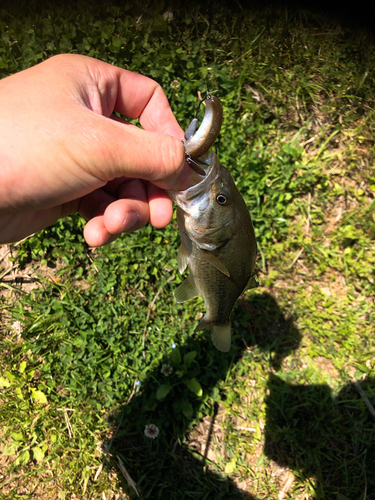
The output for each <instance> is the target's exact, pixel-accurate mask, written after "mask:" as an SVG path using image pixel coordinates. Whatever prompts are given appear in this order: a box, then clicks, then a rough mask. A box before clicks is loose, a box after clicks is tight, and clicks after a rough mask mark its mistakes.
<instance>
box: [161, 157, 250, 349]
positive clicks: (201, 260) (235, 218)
mask: <svg viewBox="0 0 375 500" xmlns="http://www.w3.org/2000/svg"><path fill="white" fill-rule="evenodd" d="M204 164H205V166H206V167H207V170H205V172H204V175H202V176H200V177H201V180H200V182H198V183H196V184H194V185H193V186H190V187H189V188H188V189H185V190H184V191H168V194H169V196H170V198H171V199H172V200H173V201H174V202H175V203H176V205H177V223H178V227H179V231H180V234H181V245H180V248H179V251H178V257H177V262H178V269H179V272H180V273H183V272H184V271H185V269H186V268H188V269H189V271H190V274H189V276H188V277H187V278H186V279H185V280H184V281H183V282H182V283H181V284H180V285H179V287H178V288H177V289H176V291H175V293H174V297H175V300H176V302H178V303H183V302H185V301H187V300H190V299H193V298H195V297H197V296H201V297H202V298H203V300H204V303H205V306H206V314H205V315H204V317H203V318H202V319H201V321H200V322H199V324H198V326H197V327H196V329H195V332H199V331H202V330H211V338H212V342H213V344H214V346H215V347H216V348H217V349H218V350H219V351H222V352H228V351H229V350H230V346H231V320H230V315H231V312H232V309H233V307H234V304H235V302H236V300H237V299H238V297H239V296H240V295H241V294H242V293H243V292H244V291H245V290H246V289H247V288H252V287H254V286H257V281H256V277H255V275H254V269H255V261H256V256H257V244H256V239H255V233H254V227H253V224H252V221H251V217H250V213H249V210H248V208H247V206H246V203H245V201H244V199H243V197H242V195H241V193H240V192H239V190H238V189H237V186H236V184H235V183H234V181H233V178H232V176H231V174H230V173H229V171H228V170H227V169H226V168H225V167H224V166H223V165H222V164H221V163H220V161H219V159H218V156H217V154H216V153H215V152H213V151H209V152H208V153H206V155H205V158H204Z"/></svg>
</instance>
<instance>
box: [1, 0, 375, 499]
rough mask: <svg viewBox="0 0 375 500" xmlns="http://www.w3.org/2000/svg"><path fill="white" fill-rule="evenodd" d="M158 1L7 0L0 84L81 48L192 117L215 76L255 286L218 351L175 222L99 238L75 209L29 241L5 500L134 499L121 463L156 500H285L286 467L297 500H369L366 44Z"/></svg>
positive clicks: (6, 315) (21, 259)
mask: <svg viewBox="0 0 375 500" xmlns="http://www.w3.org/2000/svg"><path fill="white" fill-rule="evenodd" d="M165 10H166V7H164V8H162V7H157V6H156V5H154V4H152V5H150V6H148V7H147V8H144V6H142V7H141V6H140V5H138V4H137V5H136V6H135V7H134V8H133V9H130V8H126V7H118V6H112V7H106V6H102V7H97V8H90V9H89V8H87V7H86V6H85V5H84V4H81V5H80V6H78V7H72V6H70V4H67V5H66V7H65V8H64V9H58V8H57V7H52V6H50V7H48V8H43V7H41V6H39V8H38V9H35V10H34V13H33V12H31V10H30V11H28V10H27V8H26V11H25V14H24V15H23V14H22V13H19V12H16V11H14V10H8V11H2V13H1V16H0V28H1V32H2V38H1V40H0V57H1V59H0V73H1V76H7V75H8V74H11V73H14V72H16V71H19V70H21V69H24V68H27V67H29V66H31V65H33V64H35V63H37V62H40V61H41V60H43V59H45V58H47V57H49V56H52V55H53V54H56V53H60V52H74V53H81V54H87V55H90V56H92V57H97V58H100V59H103V60H106V61H108V62H111V63H115V64H117V65H119V66H122V67H125V68H128V69H130V70H133V71H137V72H141V73H143V74H146V75H148V76H150V77H152V78H154V79H156V80H157V81H158V82H159V83H160V84H161V85H162V86H163V88H164V90H165V92H166V94H167V96H168V98H169V100H170V103H171V106H172V109H173V111H174V113H175V115H176V117H177V119H178V120H179V122H180V123H181V125H182V127H184V128H186V127H187V125H188V123H189V122H190V120H191V118H192V116H193V115H194V113H195V108H196V103H197V90H201V91H204V90H205V89H206V85H208V87H209V89H210V90H211V91H215V95H217V96H218V97H220V99H221V101H222V103H223V108H224V123H223V127H222V132H221V135H220V137H219V141H218V155H219V158H220V160H221V162H222V163H223V164H224V165H226V166H227V167H228V168H229V169H230V171H231V172H232V173H233V176H234V177H235V179H236V182H237V185H238V187H239V189H240V191H241V193H242V194H243V196H244V199H245V201H246V203H247V205H248V207H249V210H250V213H251V216H252V218H253V222H254V226H255V231H256V235H257V240H258V244H259V258H258V266H257V268H258V274H259V278H260V283H261V286H260V287H259V288H258V289H256V290H252V291H250V292H247V293H246V294H245V295H244V296H243V297H242V298H241V299H240V300H239V301H238V303H237V305H236V307H235V309H234V313H233V317H232V320H233V346H232V349H231V351H230V352H229V353H228V354H223V353H221V352H219V351H217V350H216V349H215V348H214V347H213V346H212V343H211V340H210V338H209V335H208V334H206V333H199V334H194V333H193V332H194V328H195V326H196V324H197V317H198V316H197V315H198V314H199V313H202V312H204V304H203V302H202V300H201V299H198V300H194V301H191V302H188V303H187V304H183V305H178V304H176V303H175V302H174V300H173V290H174V289H175V288H176V286H177V285H178V283H179V282H180V281H181V278H180V276H179V275H178V271H177V260H176V257H177V249H178V245H179V234H178V229H177V225H176V223H175V222H173V223H172V224H171V225H170V226H169V227H167V228H166V229H163V230H157V229H154V228H152V227H151V226H147V227H145V228H144V229H142V230H140V231H138V232H137V233H134V234H128V235H124V236H123V237H121V238H120V239H118V240H117V241H116V242H114V243H112V244H111V245H109V246H107V247H104V248H101V249H97V250H93V249H90V248H88V247H87V245H86V244H85V242H84V240H83V237H82V228H83V222H82V220H81V219H79V218H78V217H69V218H66V219H64V220H63V221H60V222H58V223H57V224H56V225H55V226H53V227H52V228H49V229H47V230H45V231H42V232H41V233H39V234H38V235H35V236H33V237H32V238H29V239H27V240H26V241H24V242H22V243H20V244H19V245H17V246H16V247H14V249H13V250H12V255H13V257H14V264H15V265H18V266H19V267H18V268H17V269H19V270H24V271H22V272H25V273H26V274H28V275H29V276H33V277H34V279H35V283H36V285H37V286H35V287H34V288H33V289H32V290H29V289H25V284H22V280H18V281H9V280H7V279H6V277H4V278H3V279H1V280H0V291H2V292H3V293H2V302H1V306H0V307H1V309H0V315H1V320H2V325H1V330H0V345H1V354H0V356H1V357H0V359H1V373H0V424H1V427H0V428H1V432H0V439H1V442H2V444H1V446H2V448H1V449H2V457H1V458H0V497H1V498H7V499H11V498H12V499H13V498H14V499H16V498H30V499H31V498H43V499H44V498H46V499H50V498H62V499H64V498H66V499H68V498H69V499H70V498H71V499H73V498H82V499H84V498H90V499H91V498H92V499H96V498H97V499H99V498H100V499H104V498H107V499H109V498H136V494H135V492H134V489H133V488H132V487H131V486H129V485H128V483H127V481H126V480H125V478H124V475H123V473H122V472H121V470H120V467H119V465H118V463H119V462H118V457H119V458H120V459H121V461H122V463H123V465H124V466H125V468H126V470H127V471H128V473H129V474H130V476H131V478H132V479H133V480H134V482H135V483H136V488H137V489H138V490H139V494H140V498H145V499H146V498H150V499H157V498H161V499H162V498H163V499H165V498H168V499H190V498H191V499H193V498H199V499H211V498H215V499H216V498H218V499H219V498H244V497H245V498H248V499H251V500H260V499H270V500H272V499H275V500H276V499H277V498H279V495H281V493H280V492H281V491H282V488H283V483H285V481H286V480H287V479H288V477H289V478H292V479H294V480H293V481H290V483H289V486H288V487H286V488H284V496H283V498H288V499H296V500H297V499H300V500H302V499H307V498H309V499H321V500H323V499H326V500H331V499H332V500H345V499H350V500H371V499H375V479H374V474H373V471H374V467H375V455H374V449H375V421H374V418H373V416H372V415H371V413H370V411H369V409H368V408H367V406H366V405H365V402H364V400H363V398H361V396H360V394H359V393H358V391H357V389H356V386H355V385H354V383H353V380H360V383H361V385H362V388H363V390H364V391H365V393H366V395H367V397H368V398H369V400H370V402H371V403H372V404H373V405H375V382H374V361H373V360H374V353H375V341H374V335H373V332H374V312H373V311H374V283H375V282H374V279H375V273H374V262H375V242H374V240H375V215H374V206H375V204H374V193H375V174H374V171H373V164H374V133H375V127H374V125H375V119H374V113H373V108H374V100H375V97H374V96H375V92H374V91H375V89H374V75H375V72H374V70H375V55H374V54H375V51H374V43H373V40H372V38H371V37H370V36H369V35H368V34H367V33H366V32H365V31H363V30H360V29H358V28H355V27H351V26H348V25H346V24H345V23H344V22H342V23H341V22H340V21H337V20H332V19H330V18H325V17H323V16H319V15H317V14H309V13H308V12H306V11H304V12H302V13H298V12H293V11H291V10H289V11H288V10H264V11H256V12H255V11H254V12H251V11H245V10H243V9H242V10H241V9H240V8H239V7H236V8H233V9H232V10H228V9H227V8H225V7H215V8H214V7H212V8H210V9H208V8H205V7H201V8H199V7H197V6H195V7H191V6H190V7H189V8H187V7H186V8H185V7H180V8H179V9H177V8H173V9H172V8H171V10H173V15H174V17H173V20H172V21H171V22H170V23H168V22H167V21H166V20H165V19H164V18H163V13H164V12H165ZM174 80H177V82H178V83H179V85H178V86H177V87H176V86H173V87H172V86H171V83H172V81H174ZM4 262H5V261H4ZM4 262H0V264H4ZM4 265H5V264H4ZM47 271H48V272H47ZM0 275H1V271H0ZM8 277H9V276H8ZM25 290H26V291H25ZM151 305H152V307H151ZM15 321H20V323H21V325H22V332H21V334H20V335H17V333H16V331H15V328H16V327H14V328H13V329H12V326H11V325H12V324H14V322H15ZM172 344H176V346H177V347H176V348H172ZM164 365H169V366H170V367H171V368H172V372H171V374H170V375H169V376H166V375H165V374H164V373H163V372H162V368H163V366H164ZM137 380H138V381H140V382H141V383H140V385H136V384H135V382H136V381H137ZM212 417H213V418H214V422H215V424H214V426H213V432H212V436H211V444H210V449H209V450H208V451H209V453H208V455H207V460H206V461H205V460H204V458H203V456H202V455H204V454H205V447H206V441H207V435H208V428H209V422H210V421H211V420H210V419H211V418H212ZM119 423H121V425H120V427H119V429H118V432H117V434H116V436H115V438H114V440H113V442H112V444H111V449H110V453H109V456H108V460H107V461H106V462H105V463H104V467H103V469H102V470H101V472H100V474H99V475H98V469H99V467H100V466H101V464H102V462H103V458H104V456H105V450H106V449H107V448H108V444H109V441H110V439H111V436H113V434H114V432H115V429H116V428H117V426H118V424H119ZM150 423H153V424H155V425H157V426H158V428H159V430H160V433H159V436H158V437H157V438H156V439H155V440H152V439H150V438H147V437H145V435H144V429H145V426H146V425H148V424H150ZM206 424H207V425H206ZM200 429H203V430H204V432H203V430H202V433H201V434H199V432H200ZM197 436H198V437H197ZM197 442H199V443H198V444H199V445H200V447H199V446H198V444H197ZM103 451H104V454H103ZM95 477H96V480H94V479H95Z"/></svg>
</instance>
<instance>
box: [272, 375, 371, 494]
mask: <svg viewBox="0 0 375 500" xmlns="http://www.w3.org/2000/svg"><path fill="white" fill-rule="evenodd" d="M361 386H362V388H363V389H364V391H365V393H366V392H367V394H369V393H371V392H372V393H373V391H374V388H375V379H374V378H369V379H366V380H364V381H362V382H361ZM268 388H269V395H268V396H267V398H266V407H267V419H266V442H265V454H266V455H267V457H268V458H271V459H273V460H275V461H277V462H278V464H280V465H284V466H288V467H289V468H291V469H294V470H296V471H299V472H302V473H303V475H304V476H305V477H310V478H313V483H314V492H315V495H316V496H315V497H314V498H315V499H317V500H318V499H319V500H320V499H339V500H346V499H350V500H365V499H366V500H373V499H375V474H374V471H375V420H374V417H373V416H372V415H371V413H370V411H369V410H368V409H367V408H366V406H365V403H364V400H363V399H362V398H361V396H360V395H359V394H358V391H357V390H356V388H355V387H354V384H352V383H349V384H347V385H345V386H344V387H343V388H342V389H341V390H340V392H339V393H338V394H337V395H336V396H334V395H333V393H332V390H331V388H330V387H329V386H328V385H325V384H322V385H302V386H301V385H299V386H298V385H294V384H290V383H287V382H285V381H283V380H281V379H280V378H279V377H277V376H276V375H274V374H272V375H271V376H270V379H269V382H268Z"/></svg>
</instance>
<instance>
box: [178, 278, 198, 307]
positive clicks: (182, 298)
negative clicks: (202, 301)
mask: <svg viewBox="0 0 375 500" xmlns="http://www.w3.org/2000/svg"><path fill="white" fill-rule="evenodd" d="M198 296H199V292H198V290H197V289H196V288H195V286H194V283H193V280H192V278H191V276H188V277H187V278H186V280H184V281H183V282H182V283H181V285H179V287H178V288H177V290H176V291H175V292H174V298H175V301H176V302H178V303H179V304H180V303H182V302H186V301H187V300H190V299H194V298H195V297H198Z"/></svg>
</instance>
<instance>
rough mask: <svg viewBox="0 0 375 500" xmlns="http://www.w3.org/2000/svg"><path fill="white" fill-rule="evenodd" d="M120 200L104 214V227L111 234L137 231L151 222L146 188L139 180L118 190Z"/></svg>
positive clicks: (134, 180) (127, 183)
mask: <svg viewBox="0 0 375 500" xmlns="http://www.w3.org/2000/svg"><path fill="white" fill-rule="evenodd" d="M117 196H118V198H120V199H118V200H116V201H115V202H113V203H112V204H111V205H109V206H108V207H107V209H106V211H105V213H104V225H105V227H106V229H107V231H108V232H109V233H110V234H118V233H121V232H128V231H135V230H136V229H139V228H141V227H143V226H145V225H146V224H147V222H148V221H149V216H150V212H149V206H148V200H147V193H146V187H145V185H144V183H143V182H142V181H140V180H139V179H132V180H130V181H126V182H124V183H123V184H122V185H120V186H119V187H118V190H117Z"/></svg>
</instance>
